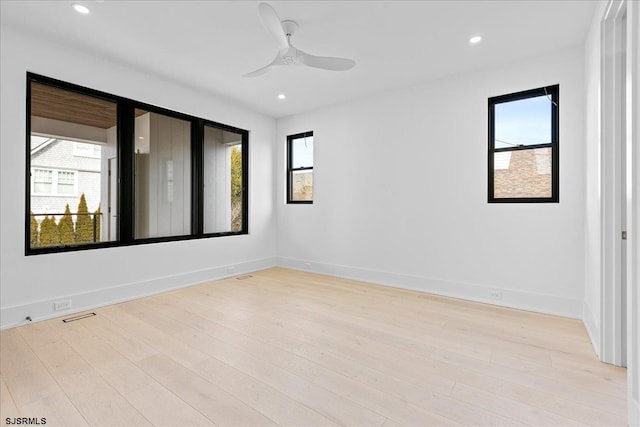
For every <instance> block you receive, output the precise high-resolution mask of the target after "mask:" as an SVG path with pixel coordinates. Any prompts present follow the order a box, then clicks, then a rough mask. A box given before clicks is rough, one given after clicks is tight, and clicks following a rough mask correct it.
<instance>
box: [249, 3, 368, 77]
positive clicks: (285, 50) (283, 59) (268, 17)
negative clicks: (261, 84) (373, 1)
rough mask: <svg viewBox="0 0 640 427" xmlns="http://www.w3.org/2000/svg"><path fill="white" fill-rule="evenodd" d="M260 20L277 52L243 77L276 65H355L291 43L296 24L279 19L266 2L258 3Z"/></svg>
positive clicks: (328, 67)
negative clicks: (272, 39)
mask: <svg viewBox="0 0 640 427" xmlns="http://www.w3.org/2000/svg"><path fill="white" fill-rule="evenodd" d="M258 14H259V15H260V20H261V21H262V23H263V24H264V26H265V27H266V28H267V30H268V31H269V32H270V33H271V35H272V36H273V37H274V38H275V39H276V40H277V41H278V48H279V50H278V54H277V55H276V57H275V59H274V60H273V61H271V63H270V64H268V65H265V66H264V67H262V68H258V69H257V70H255V71H252V72H250V73H247V74H245V75H244V77H255V76H259V75H261V74H264V73H266V72H267V71H269V70H270V69H271V68H272V67H276V66H294V65H297V66H305V67H313V68H321V69H323V70H331V71H346V70H349V69H351V68H353V66H354V65H356V63H355V61H353V60H351V59H345V58H332V57H327V56H315V55H310V54H308V53H306V52H303V51H301V50H300V49H297V48H295V47H294V46H293V45H292V44H291V36H292V35H293V34H294V33H295V31H296V30H297V29H298V24H297V23H296V22H294V21H290V20H285V21H281V20H280V18H279V17H278V14H277V13H276V11H275V10H274V9H273V7H271V6H270V5H269V4H267V3H260V4H259V5H258Z"/></svg>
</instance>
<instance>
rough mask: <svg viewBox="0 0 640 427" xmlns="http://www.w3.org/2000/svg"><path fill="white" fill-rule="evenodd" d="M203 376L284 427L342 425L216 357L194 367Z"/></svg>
mask: <svg viewBox="0 0 640 427" xmlns="http://www.w3.org/2000/svg"><path fill="white" fill-rule="evenodd" d="M193 370H194V371H196V372H198V374H199V375H200V376H202V377H203V378H205V379H207V380H209V381H212V382H213V381H215V382H217V383H218V384H221V385H222V386H223V387H224V389H225V390H227V391H229V393H231V394H233V395H234V396H235V397H237V398H238V399H240V400H241V401H243V402H244V403H246V404H247V405H249V406H251V407H253V408H256V409H257V410H258V411H260V412H261V413H263V414H264V415H265V416H267V417H269V418H270V419H272V420H273V421H275V422H276V423H278V424H279V425H281V426H292V427H297V426H299V425H301V424H303V425H305V426H318V427H320V426H331V425H338V424H337V423H335V422H332V421H331V420H329V419H328V418H326V417H324V416H322V415H321V414H319V413H318V412H316V411H314V410H313V409H311V408H309V407H308V406H305V405H303V404H301V403H299V402H297V401H296V400H294V399H291V398H289V397H287V396H286V395H284V394H282V393H280V392H279V391H278V390H276V389H274V388H272V387H269V386H268V385H267V384H265V383H262V382H261V381H258V380H256V379H255V378H253V377H251V376H249V375H247V374H244V373H242V372H240V371H238V370H237V369H234V368H232V367H231V366H229V365H227V364H225V363H222V362H220V361H219V360H217V359H216V358H213V357H211V358H209V359H207V360H205V361H204V362H201V363H199V364H198V365H196V366H194V367H193Z"/></svg>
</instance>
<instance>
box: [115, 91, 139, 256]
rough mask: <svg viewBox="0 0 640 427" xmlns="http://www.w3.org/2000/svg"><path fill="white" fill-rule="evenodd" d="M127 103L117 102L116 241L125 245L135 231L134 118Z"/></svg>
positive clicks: (131, 108) (123, 101) (131, 239)
mask: <svg viewBox="0 0 640 427" xmlns="http://www.w3.org/2000/svg"><path fill="white" fill-rule="evenodd" d="M134 114H135V113H134V107H133V104H132V103H131V102H129V101H125V100H121V101H120V102H118V177H119V179H120V181H119V182H118V186H119V190H120V191H118V216H117V223H118V226H117V229H118V239H119V241H120V242H121V243H124V244H127V243H131V242H133V240H134V230H135V212H134V208H135V183H134V175H135V163H134V158H135V154H134V152H135V149H134V147H135V141H134V138H135V118H134Z"/></svg>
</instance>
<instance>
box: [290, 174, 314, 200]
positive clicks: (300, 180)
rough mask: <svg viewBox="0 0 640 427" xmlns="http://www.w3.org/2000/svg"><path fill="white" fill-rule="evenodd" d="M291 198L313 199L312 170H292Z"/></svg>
mask: <svg viewBox="0 0 640 427" xmlns="http://www.w3.org/2000/svg"><path fill="white" fill-rule="evenodd" d="M291 200H293V201H303V200H313V171H305V170H302V171H293V173H292V174H291Z"/></svg>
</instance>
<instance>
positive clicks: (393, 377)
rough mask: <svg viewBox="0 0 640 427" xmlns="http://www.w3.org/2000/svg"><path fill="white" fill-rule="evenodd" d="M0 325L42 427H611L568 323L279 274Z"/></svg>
mask: <svg viewBox="0 0 640 427" xmlns="http://www.w3.org/2000/svg"><path fill="white" fill-rule="evenodd" d="M94 311H95V313H97V316H95V317H91V318H87V319H83V320H78V321H75V322H71V323H63V322H62V321H61V320H60V319H54V320H50V321H46V322H40V323H34V324H30V325H27V326H23V327H19V328H14V329H9V330H5V331H2V333H1V335H0V339H1V342H0V347H1V351H2V354H1V359H0V360H1V365H0V386H1V390H0V396H1V398H2V399H1V406H0V408H1V417H0V420H1V421H2V423H3V424H4V422H5V418H7V417H18V416H22V417H45V418H46V419H47V426H76V425H78V426H79V425H96V426H97V425H106V426H126V425H133V426H143V425H166V426H187V425H230V426H263V425H290V426H330V425H348V426H369V425H376V426H381V425H384V426H397V425H411V426H428V425H452V424H459V425H478V424H482V425H494V426H517V425H539V426H570V425H578V424H582V425H584V424H589V425H607V426H623V425H626V379H625V376H626V372H625V370H624V369H620V368H615V367H612V366H609V365H606V364H602V363H600V362H598V361H597V359H596V357H595V355H594V353H593V350H592V348H591V345H590V343H589V340H588V338H587V335H586V332H585V330H584V327H583V325H582V324H581V322H579V321H577V320H568V319H563V318H558V317H553V316H545V315H540V314H534V313H530V312H523V311H518V310H511V309H504V308H499V307H494V306H490V305H483V304H476V303H470V302H464V301H459V300H454V299H449V298H442V297H436V296H432V295H427V294H421V293H418V292H411V291H403V290H397V289H392V288H385V287H381V286H375V285H368V284H363V283H359V282H354V281H349V280H342V279H336V278H331V277H326V276H319V275H314V274H309V273H302V272H294V271H291V270H285V269H280V268H274V269H270V270H265V271H262V272H259V273H254V274H253V275H252V277H250V278H246V279H243V280H238V279H237V278H231V279H227V280H222V281H218V282H212V283H208V284H204V285H200V286H194V287H190V288H186V289H182V290H179V291H175V292H170V293H166V294H162V295H158V296H154V297H149V298H145V299H141V300H137V301H132V302H127V303H124V304H118V305H114V306H109V307H105V308H101V309H98V310H94Z"/></svg>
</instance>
